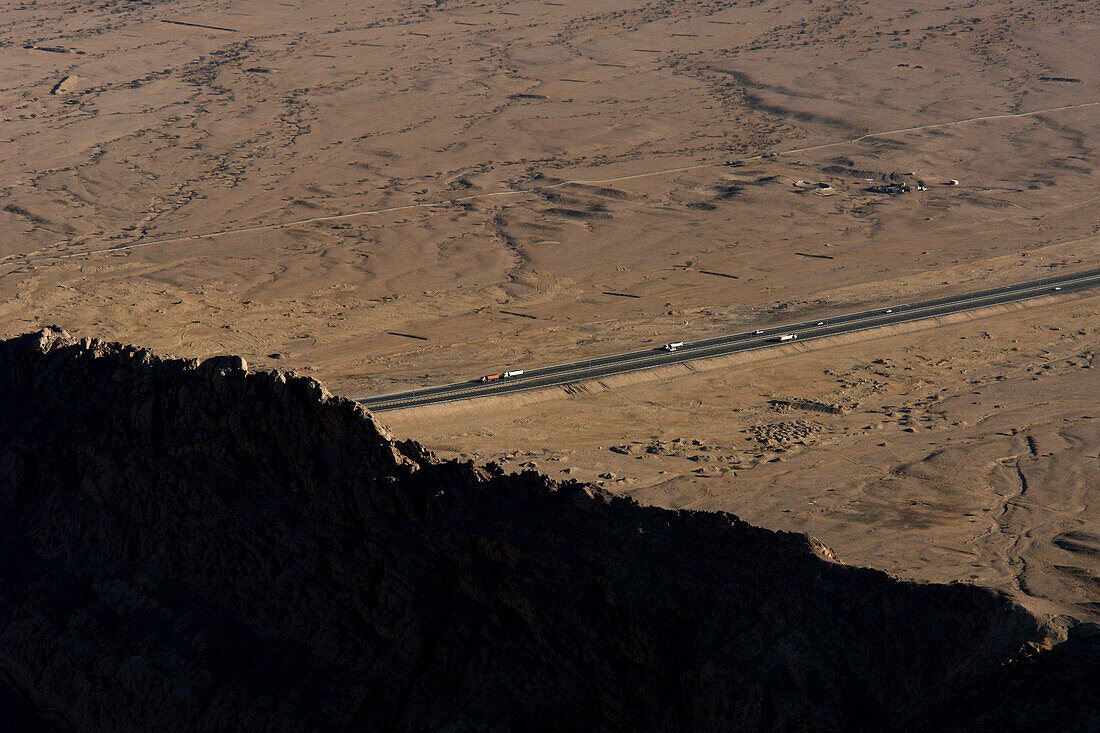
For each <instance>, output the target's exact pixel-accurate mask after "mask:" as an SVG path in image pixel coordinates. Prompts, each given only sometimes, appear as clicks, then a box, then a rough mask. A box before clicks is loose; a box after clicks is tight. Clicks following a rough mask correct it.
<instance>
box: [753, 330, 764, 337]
mask: <svg viewBox="0 0 1100 733" xmlns="http://www.w3.org/2000/svg"><path fill="white" fill-rule="evenodd" d="M753 333H755V334H756V335H757V336H759V335H760V334H762V333H764V332H763V331H759V330H758V331H753Z"/></svg>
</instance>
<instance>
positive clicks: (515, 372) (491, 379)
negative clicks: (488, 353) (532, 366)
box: [481, 369, 523, 382]
mask: <svg viewBox="0 0 1100 733" xmlns="http://www.w3.org/2000/svg"><path fill="white" fill-rule="evenodd" d="M521 374H523V370H522V369H513V370H512V371H510V372H501V373H500V374H486V375H485V376H484V377H482V378H481V381H482V382H495V381H497V380H498V379H508V378H510V377H518V376H519V375H521Z"/></svg>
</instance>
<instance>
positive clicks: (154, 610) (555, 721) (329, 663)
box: [0, 329, 1091, 730]
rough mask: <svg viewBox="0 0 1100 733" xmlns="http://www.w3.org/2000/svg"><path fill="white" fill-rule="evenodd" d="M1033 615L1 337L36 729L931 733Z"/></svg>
mask: <svg viewBox="0 0 1100 733" xmlns="http://www.w3.org/2000/svg"><path fill="white" fill-rule="evenodd" d="M1044 634H1045V631H1044V630H1043V629H1042V628H1041V627H1040V624H1039V623H1038V622H1037V620H1036V619H1035V618H1034V617H1033V616H1031V615H1030V614H1028V613H1026V612H1025V611H1023V610H1022V609H1020V608H1018V607H1017V606H1014V605H1013V604H1012V603H1010V602H1009V601H1008V600H1006V599H1005V598H1003V597H1002V596H1000V595H997V594H994V593H992V592H988V591H985V590H982V589H978V588H973V587H969V586H964V585H950V586H937V585H920V584H913V583H904V582H899V581H897V580H895V579H893V578H891V577H889V576H887V575H886V574H884V573H881V572H877V571H874V570H868V569H858V568H851V567H847V566H844V565H842V564H840V563H839V562H836V561H835V559H834V558H832V557H831V553H829V551H828V550H827V549H826V548H824V547H823V546H821V545H820V543H817V542H815V541H814V540H812V539H809V538H807V537H804V536H801V535H794V534H786V533H776V532H770V531H767V530H764V529H759V528H755V527H752V526H749V525H747V524H745V523H744V522H741V521H740V520H738V519H737V518H736V517H733V516H731V515H728V514H707V513H700V512H671V511H666V510H661V509H657V508H649V507H642V506H639V505H637V504H635V503H634V502H632V501H630V500H627V499H623V498H613V497H611V496H609V495H608V494H606V493H603V492H601V491H600V490H598V489H595V488H593V487H590V486H585V485H580V484H576V483H565V484H557V483H554V482H552V481H550V480H549V479H547V478H546V477H544V476H541V475H539V474H536V473H533V472H527V473H524V474H519V475H503V474H502V473H501V472H499V470H494V469H492V468H491V467H490V468H478V467H475V466H473V465H471V464H467V463H458V462H448V461H439V460H436V459H435V458H433V457H432V456H431V455H429V454H428V453H427V452H426V451H425V450H424V449H423V448H421V447H420V446H418V445H417V444H415V443H412V442H408V441H405V442H402V441H396V440H394V439H393V438H392V437H391V436H390V435H389V434H388V433H387V432H386V430H385V429H383V428H382V427H381V426H379V425H378V424H377V423H376V422H375V421H374V419H373V418H372V417H371V416H370V415H369V414H368V413H367V412H366V411H364V410H363V409H362V408H361V407H359V406H358V405H356V404H355V403H353V402H350V401H347V400H343V399H337V398H333V397H331V396H330V395H328V394H327V393H326V392H325V391H324V389H323V388H322V387H321V386H320V385H319V384H318V383H317V382H315V381H313V380H309V379H300V378H294V377H288V376H285V375H282V374H277V373H249V372H248V371H247V367H246V365H245V364H244V362H243V361H242V360H240V359H239V358H236V357H220V358H216V359H210V360H207V361H204V362H202V363H197V362H194V361H181V360H165V359H161V358H159V357H157V356H155V355H154V354H152V353H150V352H148V351H145V350H142V349H137V348H132V347H127V346H121V345H118V344H107V343H103V342H99V341H93V340H87V339H85V340H80V341H78V340H76V339H74V338H72V337H70V336H68V335H67V334H65V333H64V332H61V331H58V330H56V329H49V330H45V331H42V332H40V333H36V334H30V335H27V336H23V337H20V338H16V339H12V340H9V341H6V342H0V706H3V707H8V708H9V709H10V710H12V711H13V713H12V714H13V715H15V714H19V715H22V716H24V720H26V721H30V720H32V719H34V720H37V721H38V723H39V724H41V725H43V726H45V727H57V728H76V729H102V730H111V729H115V730H117V729H154V728H168V729H176V730H179V729H218V730H222V729H240V728H247V729H280V730H291V729H293V730H308V729H325V730H329V729H355V730H375V729H400V730H422V729H440V728H442V729H451V730H473V729H569V730H574V729H591V730H600V729H624V728H634V729H639V728H644V729H694V730H715V729H722V730H730V729H745V730H748V729H751V730H767V729H773V730H780V729H783V730H842V729H844V730H852V729H868V728H890V727H907V726H908V727H915V728H920V727H921V726H922V725H923V724H922V722H921V721H923V720H926V719H927V720H931V719H932V718H929V717H928V716H934V715H944V716H946V715H949V714H951V713H950V711H951V710H953V708H952V705H956V706H958V705H959V704H960V702H959V701H961V700H965V699H967V697H966V696H967V695H970V696H972V697H973V696H975V695H977V696H980V695H981V694H983V693H982V690H983V689H985V688H984V687H983V685H987V684H991V683H990V682H989V680H1000V679H1001V678H1000V677H997V675H1003V674H1005V672H1004V670H1005V669H1009V667H1006V666H1005V665H1006V664H1008V663H1009V662H1014V660H1020V661H1015V662H1014V665H1015V666H1012V665H1010V667H1011V668H1012V669H1017V668H1020V667H1021V665H1023V666H1027V665H1029V664H1031V666H1032V667H1034V666H1035V665H1034V664H1032V663H1031V662H1029V661H1028V654H1029V650H1030V649H1032V648H1033V647H1034V646H1035V644H1036V643H1038V642H1040V641H1041V640H1042V638H1043V636H1044ZM1090 648H1091V647H1090ZM1056 649H1057V647H1056ZM1030 654H1031V656H1032V657H1035V656H1036V654H1035V653H1033V652H1030ZM1044 654H1050V652H1045V653H1044ZM1037 656H1038V657H1042V658H1045V657H1044V656H1043V654H1039V655H1037ZM1030 668H1031V667H1029V669H1030ZM1013 679H1015V678H1013ZM997 684H1001V682H998V683H997ZM28 725H29V723H28Z"/></svg>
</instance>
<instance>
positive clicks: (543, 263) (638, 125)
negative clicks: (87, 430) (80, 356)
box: [0, 0, 1100, 621]
mask: <svg viewBox="0 0 1100 733" xmlns="http://www.w3.org/2000/svg"><path fill="white" fill-rule="evenodd" d="M3 14H4V18H5V24H4V26H3V28H2V29H0V59H2V63H0V172H2V175H0V186H2V190H0V315H2V319H0V326H2V328H3V331H4V336H11V335H15V334H18V333H23V332H25V331H28V330H31V329H34V328H37V327H40V326H42V325H45V324H49V323H56V324H58V325H60V326H62V327H64V328H65V329H67V330H69V331H70V332H73V333H75V334H78V335H88V336H99V337H103V338H108V339H112V340H119V341H124V342H130V343H137V344H141V345H143V346H148V347H152V348H154V349H156V350H158V351H160V352H162V353H166V354H171V355H174V356H180V357H194V358H203V357H206V356H210V355H214V354H221V353H237V354H241V355H242V356H244V358H245V359H247V361H248V362H249V364H250V365H252V366H253V367H254V368H275V369H282V370H293V371H296V372H298V373H300V374H306V375H310V376H314V377H316V378H318V379H320V380H321V381H323V382H324V383H325V384H326V385H327V386H328V387H329V388H330V389H331V390H332V391H333V392H335V393H338V394H342V395H345V396H348V397H362V396H367V395H373V394H380V393H385V392H391V391H397V390H401V389H408V388H412V387H416V386H428V385H432V384H442V383H446V382H451V381H459V380H464V379H470V378H475V377H477V376H479V375H481V374H485V373H489V372H494V371H499V370H501V369H506V368H524V367H531V366H538V365H545V364H554V363H560V362H565V361H570V360H573V359H580V358H585V357H589V356H596V355H600V354H608V353H615V352H619V351H624V350H629V349H636V348H646V347H652V346H659V345H660V344H662V343H665V342H668V341H675V340H689V339H691V338H697V337H702V336H706V335H717V334H723V333H728V332H732V331H738V330H746V329H752V328H756V327H762V326H763V325H765V324H766V325H772V324H779V323H782V322H784V321H793V320H799V319H807V318H814V317H817V316H824V315H826V314H831V313H839V312H845V311H851V310H858V309H863V308H869V307H887V306H889V305H890V304H896V303H903V302H910V301H914V300H919V299H923V298H930V297H936V296H941V295H946V294H952V293H959V292H965V291H967V290H974V289H980V288H985V287H992V286H995V285H1000V284H1008V283H1013V282H1020V281H1025V280H1031V279H1037V278H1041V277H1045V276H1049V275H1053V274H1062V273H1069V272H1073V271H1075V269H1088V268H1091V267H1095V265H1096V263H1097V261H1098V260H1100V258H1098V254H1100V217H1098V216H1097V212H1098V210H1100V173H1097V163H1098V157H1100V153H1098V151H1097V148H1096V146H1095V145H1094V143H1093V141H1094V140H1095V139H1096V137H1097V135H1098V133H1100V64H1097V63H1096V59H1097V58H1100V40H1098V39H1100V7H1097V6H1096V5H1095V4H1094V3H1086V2H1069V1H1067V0H1057V1H1055V2H1036V1H1035V0H1007V1H1005V0H967V1H966V2H959V1H955V0H945V2H938V3H927V2H893V1H890V0H887V1H886V2H867V1H863V2H859V1H854V0H808V1H806V2H779V1H778V0H752V1H750V0H741V1H738V2H710V1H707V0H698V1H696V2H692V1H685V2H679V1H672V2H660V3H654V2H640V1H637V2H636V1H634V0H619V1H616V2H609V1H606V0H596V1H595V2H584V3H581V2H575V1H573V0H563V2H533V1H530V2H494V3H484V2H462V1H454V2H433V3H423V2H382V3H363V2H351V3H337V2H326V1H318V2H310V3H260V2H255V1H252V2H248V1H239V2H236V1H229V2H198V1H195V0H184V1H182V2H177V3H172V4H166V3H131V2H119V1H109V2H104V3H101V4H90V3H84V2H36V3H33V4H31V3H24V4H14V3H12V4H9V5H7V6H5V8H4V10H3ZM890 184H898V185H902V186H906V187H910V188H911V190H908V191H905V192H902V193H889V192H883V190H884V187H888V186H889V185H890ZM1098 334H1100V294H1098V295H1089V294H1085V295H1067V296H1064V297H1058V296H1052V297H1049V298H1045V299H1043V300H1041V301H1037V302H1035V303H1032V304H1029V305H1027V306H1026V307H1011V308H999V309H990V310H989V311H985V312H977V313H972V314H969V315H968V316H967V317H966V318H958V319H950V320H949V321H941V322H930V323H926V324H923V325H922V326H921V328H919V329H893V330H888V329H883V330H881V331H878V332H869V333H867V334H864V335H863V336H862V337H860V338H859V339H846V340H837V341H835V342H831V343H821V344H817V345H798V346H797V347H790V348H787V347H784V348H783V349H781V350H776V352H775V353H774V354H772V355H768V356H767V358H763V357H762V358H760V359H757V360H755V361H741V362H737V363H714V364H702V363H700V364H697V365H691V366H690V367H684V368H677V369H666V370H661V371H660V372H654V373H650V374H643V375H637V376H636V377H631V378H629V379H626V378H624V379H621V380H618V381H616V382H613V383H608V384H581V385H576V386H572V387H569V388H566V389H556V390H548V391H546V392H544V393H540V394H531V395H523V396H520V397H516V398H512V399H493V400H486V401H484V402H477V401H474V402H469V403H462V404H458V405H448V406H442V407H438V408H427V409H423V410H409V411H394V412H387V413H383V414H382V415H381V418H382V420H383V421H384V422H385V423H387V424H388V425H389V426H390V427H391V429H392V430H393V431H394V432H395V433H396V434H398V435H400V436H401V437H409V438H414V439H416V440H419V441H421V442H423V443H424V444H425V445H426V446H428V447H429V448H431V449H432V450H434V451H436V452H437V453H439V454H441V455H444V456H465V457H468V458H470V459H472V460H476V461H478V462H487V461H495V462H497V463H499V464H501V465H502V466H504V467H505V468H506V469H508V470H517V471H518V470H523V469H524V468H537V469H539V470H543V471H545V472H547V473H549V474H550V475H552V476H555V477H560V478H570V477H573V478H578V479H581V480H587V481H594V482H599V483H601V484H602V485H603V486H604V487H605V488H607V489H609V490H611V491H614V492H618V493H624V494H629V495H631V496H633V497H634V498H636V499H637V500H638V501H640V502H642V503H651V504H656V505H660V506H666V507H674V508H691V509H707V510H726V511H731V512H733V513H735V514H737V515H739V516H740V517H742V518H744V519H746V520H748V521H750V522H752V523H755V524H758V525H761V526H764V527H768V528H772V529H790V530H797V531H801V532H807V533H809V534H812V535H814V536H815V537H817V538H818V539H820V540H821V541H822V542H824V543H825V544H826V545H828V546H829V547H830V548H832V549H833V550H835V551H836V553H837V554H838V555H839V556H840V557H841V559H843V560H844V561H845V562H849V563H852V564H860V565H868V566H872V567H877V568H881V569H884V570H887V571H890V572H892V573H895V574H897V575H899V576H900V577H903V578H909V579H917V580H935V581H950V580H959V581H963V582H972V583H977V584H981V585H984V586H988V587H993V588H997V589H1000V590H1003V591H1005V592H1007V593H1009V594H1011V595H1012V596H1013V598H1015V599H1016V600H1018V601H1019V602H1021V603H1022V604H1024V605H1025V606H1028V607H1029V608H1031V609H1033V610H1036V611H1038V612H1041V613H1046V614H1051V615H1061V614H1064V615H1069V616H1072V617H1074V618H1078V619H1082V620H1091V621H1097V620H1100V513H1098V512H1100V503H1098V494H1097V492H1098V491H1100V488H1098V485H1097V484H1098V479H1100V458H1098V451H1100V442H1098V441H1100V407H1098V403H1097V397H1096V395H1097V388H1098V387H1100V382H1098V380H1100V376H1098V375H1097V371H1096V370H1095V369H1094V368H1093V366H1094V365H1093V354H1094V352H1095V351H1096V350H1097V349H1098V348H1100V336H1098ZM719 361H720V360H719Z"/></svg>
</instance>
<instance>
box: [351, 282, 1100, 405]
mask: <svg viewBox="0 0 1100 733" xmlns="http://www.w3.org/2000/svg"><path fill="white" fill-rule="evenodd" d="M1096 287H1100V270H1090V271H1088V272H1079V273H1076V274H1073V275H1063V276H1060V277H1052V278H1047V279H1044V280H1035V281H1032V282H1027V283H1019V284H1016V285H1006V286H1004V287H1000V288H994V289H992V290H982V291H978V292H974V293H965V294H963V295H956V296H952V297H949V298H938V299H936V300H926V301H922V302H919V303H903V304H899V305H895V306H888V307H883V308H876V309H874V310H866V311H860V312H857V313H847V314H844V315H838V316H830V317H827V318H822V319H820V320H814V321H802V322H798V323H786V324H783V325H780V326H770V327H768V328H764V329H760V330H756V331H746V332H743V333H734V334H729V335H727V336H717V337H714V338H708V339H702V340H699V341H688V342H685V343H683V344H682V345H680V344H677V348H676V349H675V350H674V351H668V350H666V349H665V348H663V347H656V348H648V349H644V350H641V351H631V352H627V353H625V354H613V355H609V356H600V357H596V358H594V359H583V360H581V361H575V362H572V363H569V364H559V365H557V366H548V367H539V368H535V369H528V370H525V371H523V372H522V373H518V374H516V373H515V372H511V373H512V374H516V376H509V377H504V376H502V375H503V372H502V373H501V375H499V376H497V377H496V378H494V379H493V380H492V381H489V382H483V381H481V378H478V379H474V380H471V381H469V382H459V383H457V384H448V385H444V386H440V387H427V388H424V389H416V390H411V391H408V392H397V393H393V394H387V395H379V396H377V397H366V398H363V399H361V400H359V402H360V403H361V404H363V405H364V406H366V407H367V408H369V409H371V410H373V411H375V412H382V411H385V410H400V409H407V408H410V407H421V406H424V405H433V404H438V403H441V402H454V401H456V400H469V399H474V398H476V397H487V396H489V395H500V394H508V393H510V392H523V391H526V390H530V389H540V388H543V387H553V386H558V385H564V384H570V383H573V382H580V381H583V380H586V379H599V378H600V377H607V376H611V375H612V374H623V373H625V372H634V371H639V370H642V369H652V368H654V367H660V366H667V365H669V364H679V363H682V362H686V361H694V360H696V359H708V358H711V357H715V356H725V355H727V354H736V353H738V352H741V351H753V350H755V349H765V348H769V347H772V346H778V345H779V343H780V342H779V337H780V336H783V335H785V334H794V335H795V336H796V337H797V339H798V340H799V341H806V340H810V339H817V338H824V337H826V336H836V335H839V334H845V333H853V332H856V331H864V330H867V329H871V328H878V327H880V326H889V325H893V324H897V323H907V322H909V321H919V320H922V319H925V318H934V317H936V316H945V315H949V314H951V313H961V312H964V311H969V310H975V309H977V308H986V307H989V306H993V305H1003V304H1006V303H1016V302H1019V301H1023V300H1029V299H1032V298H1039V297H1042V296H1048V295H1060V294H1064V293H1072V292H1075V291H1080V290H1087V289H1090V288H1096ZM788 343H789V341H788ZM503 366H505V367H507V368H508V369H515V366H514V365H503Z"/></svg>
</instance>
